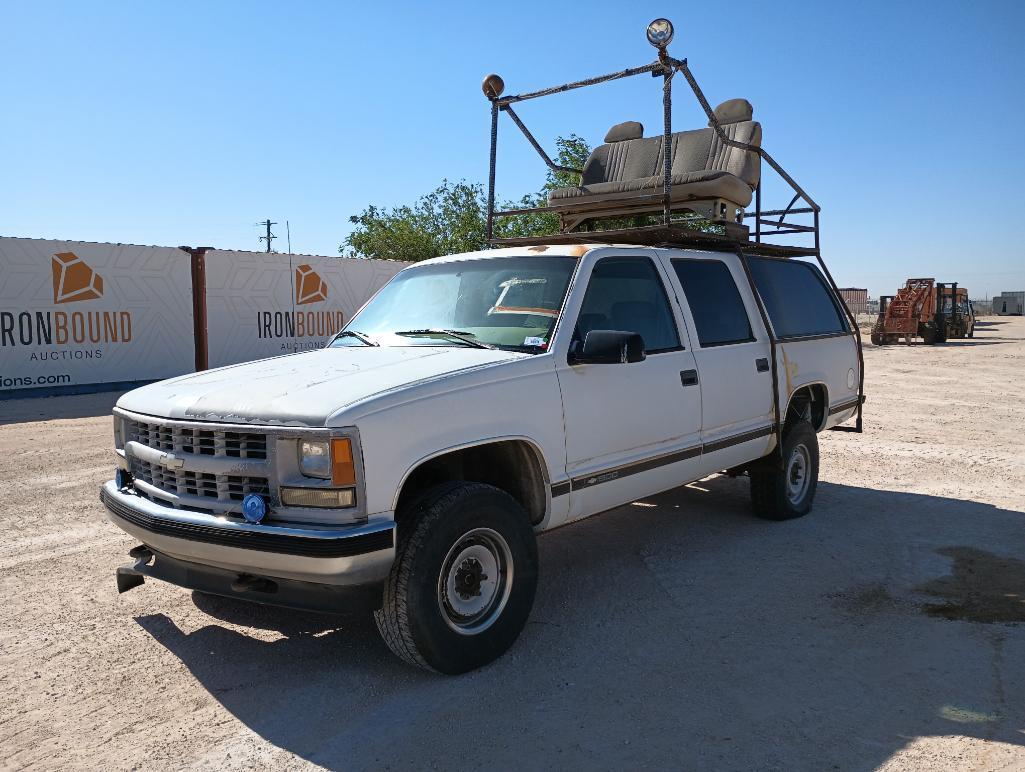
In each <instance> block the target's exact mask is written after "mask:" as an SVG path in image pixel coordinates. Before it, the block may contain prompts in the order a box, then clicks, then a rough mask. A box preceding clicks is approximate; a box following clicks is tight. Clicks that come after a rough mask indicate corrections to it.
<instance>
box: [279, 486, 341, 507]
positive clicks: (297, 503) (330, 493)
mask: <svg viewBox="0 0 1025 772" xmlns="http://www.w3.org/2000/svg"><path fill="white" fill-rule="evenodd" d="M281 503H282V504H284V505H285V506H286V507H326V508H329V509H344V508H346V507H354V506H356V491H354V490H353V489H352V488H342V489H340V490H339V489H337V488H285V487H282V488H281Z"/></svg>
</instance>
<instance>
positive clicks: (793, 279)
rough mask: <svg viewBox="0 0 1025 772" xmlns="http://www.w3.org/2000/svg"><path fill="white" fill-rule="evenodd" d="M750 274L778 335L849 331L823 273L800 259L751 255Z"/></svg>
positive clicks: (790, 336)
mask: <svg viewBox="0 0 1025 772" xmlns="http://www.w3.org/2000/svg"><path fill="white" fill-rule="evenodd" d="M749 261H750V263H749V264H750V266H751V275H752V276H753V277H754V280H755V286H756V287H758V294H760V295H761V296H762V302H763V303H765V310H766V312H768V314H769V319H770V320H771V321H772V328H773V329H774V330H775V331H776V337H778V338H800V337H806V336H809V335H832V334H837V333H846V332H847V331H848V326H847V322H846V320H845V318H844V316H843V315H842V313H841V311H840V308H839V307H838V306H837V302H836V300H835V299H834V298H833V293H832V292H831V291H830V289H829V288H828V287H827V286H826V281H825V279H824V278H823V276H822V274H821V273H820V272H819V270H818V268H816V267H815V266H814V265H812V264H811V263H804V262H801V261H800V260H793V259H789V260H774V259H772V258H765V257H751V258H749Z"/></svg>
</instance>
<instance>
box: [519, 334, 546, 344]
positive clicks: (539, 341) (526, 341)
mask: <svg viewBox="0 0 1025 772" xmlns="http://www.w3.org/2000/svg"><path fill="white" fill-rule="evenodd" d="M523 345H524V346H544V345H545V339H544V338H534V337H532V336H530V335H528V336H527V337H526V338H524V339H523Z"/></svg>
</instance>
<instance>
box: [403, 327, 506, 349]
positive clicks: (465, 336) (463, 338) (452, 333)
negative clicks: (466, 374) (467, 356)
mask: <svg viewBox="0 0 1025 772" xmlns="http://www.w3.org/2000/svg"><path fill="white" fill-rule="evenodd" d="M395 334H396V335H405V336H409V337H412V336H415V335H444V336H446V337H448V338H452V339H453V340H458V341H459V342H460V343H465V344H466V345H467V346H473V347H474V348H490V349H493V348H494V346H489V345H488V344H487V343H481V342H480V341H479V340H474V339H473V337H472V336H473V333H470V332H462V331H460V330H435V329H431V328H428V329H425V330H403V331H402V332H397V333H395Z"/></svg>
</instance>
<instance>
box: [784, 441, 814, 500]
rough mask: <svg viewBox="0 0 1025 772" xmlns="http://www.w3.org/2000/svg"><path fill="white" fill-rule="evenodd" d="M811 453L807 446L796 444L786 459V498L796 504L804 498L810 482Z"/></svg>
mask: <svg viewBox="0 0 1025 772" xmlns="http://www.w3.org/2000/svg"><path fill="white" fill-rule="evenodd" d="M810 472H811V455H810V454H809V453H808V448H806V447H805V446H804V445H798V446H797V447H796V448H794V449H793V451H792V452H791V453H790V459H789V460H788V461H787V499H788V500H789V501H790V503H791V504H797V503H798V502H799V501H801V499H803V498H804V494H805V493H806V492H807V491H808V484H809V483H810V482H811V474H810Z"/></svg>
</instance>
